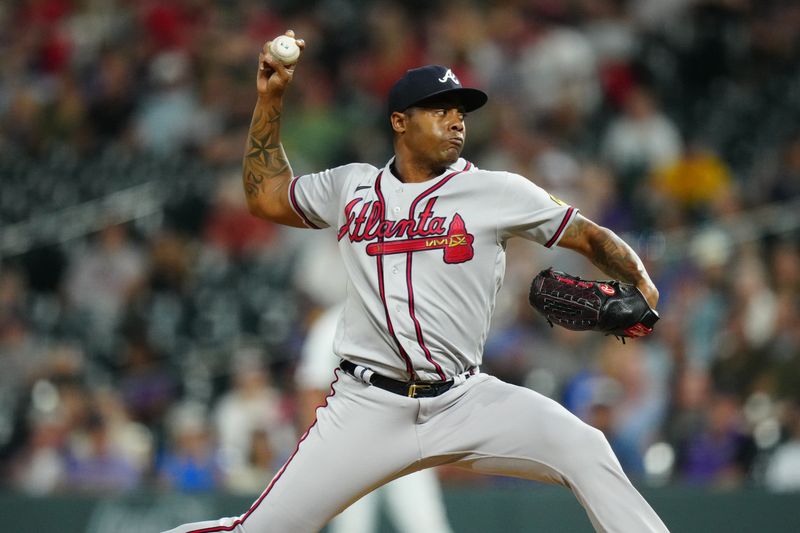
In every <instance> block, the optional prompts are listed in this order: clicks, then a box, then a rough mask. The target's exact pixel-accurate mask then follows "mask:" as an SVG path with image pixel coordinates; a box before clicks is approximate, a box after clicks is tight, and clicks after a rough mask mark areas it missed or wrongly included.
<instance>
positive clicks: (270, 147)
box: [242, 105, 291, 198]
mask: <svg viewBox="0 0 800 533" xmlns="http://www.w3.org/2000/svg"><path fill="white" fill-rule="evenodd" d="M280 117H281V110H280V108H279V107H278V106H276V105H273V106H272V107H271V108H270V109H262V108H261V107H260V106H259V107H256V110H255V112H254V113H253V121H252V122H251V123H250V132H249V135H248V146H247V153H246V154H245V157H244V171H243V174H242V175H243V176H244V190H245V194H246V195H247V196H248V197H249V198H254V197H257V196H259V195H260V194H262V193H263V192H264V190H265V187H266V182H267V181H268V180H269V179H270V178H273V177H275V176H279V175H282V174H284V173H285V172H287V171H289V172H290V169H289V161H288V159H287V158H286V154H285V153H284V151H283V147H282V146H281V143H280V137H279V134H278V132H279V129H280ZM290 173H291V172H290Z"/></svg>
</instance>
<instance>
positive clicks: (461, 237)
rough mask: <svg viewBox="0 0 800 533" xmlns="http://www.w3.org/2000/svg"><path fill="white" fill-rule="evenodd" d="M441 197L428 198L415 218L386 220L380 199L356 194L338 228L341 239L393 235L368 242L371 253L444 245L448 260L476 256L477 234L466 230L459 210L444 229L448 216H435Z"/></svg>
mask: <svg viewBox="0 0 800 533" xmlns="http://www.w3.org/2000/svg"><path fill="white" fill-rule="evenodd" d="M356 189H358V188H356ZM438 198H439V197H438V196H434V197H433V198H431V199H430V200H428V202H427V203H426V204H425V208H424V209H423V210H422V211H421V212H420V213H419V214H418V215H417V217H416V218H415V219H412V218H403V219H400V220H397V221H393V220H383V207H382V204H381V202H378V201H369V202H364V201H363V198H355V199H354V200H351V201H350V202H348V204H347V205H346V206H345V208H344V216H345V220H346V222H345V223H344V224H343V225H342V227H340V228H339V234H338V239H339V240H342V238H344V237H345V236H347V237H348V238H349V240H350V242H360V241H377V240H378V239H386V238H390V239H394V240H389V241H384V242H371V243H370V244H368V245H367V254H368V255H386V254H400V253H411V252H422V251H426V250H440V249H443V250H444V254H443V259H444V262H445V263H448V264H456V263H463V262H465V261H469V260H470V259H472V257H473V256H474V250H473V248H472V243H473V241H474V240H475V237H474V235H472V234H470V233H467V230H466V227H465V224H464V219H463V218H461V215H459V214H458V213H456V214H455V215H453V218H452V220H451V221H450V224H449V225H448V226H447V228H446V229H445V224H446V222H447V219H446V218H445V217H438V216H436V213H435V212H434V210H433V207H434V205H435V204H436V200H437V199H438ZM359 205H360V209H359ZM356 210H359V214H358V215H356ZM403 237H405V238H403Z"/></svg>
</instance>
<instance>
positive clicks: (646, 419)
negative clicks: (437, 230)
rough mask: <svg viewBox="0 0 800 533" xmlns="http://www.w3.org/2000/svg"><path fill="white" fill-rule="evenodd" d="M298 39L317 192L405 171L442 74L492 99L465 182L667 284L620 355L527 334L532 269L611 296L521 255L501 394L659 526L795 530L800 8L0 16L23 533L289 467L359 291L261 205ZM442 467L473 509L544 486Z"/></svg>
mask: <svg viewBox="0 0 800 533" xmlns="http://www.w3.org/2000/svg"><path fill="white" fill-rule="evenodd" d="M288 28H292V29H294V30H295V31H296V32H297V34H298V36H300V37H303V38H305V39H306V42H307V48H306V52H305V54H304V56H303V58H302V62H301V64H300V65H299V66H298V68H297V72H296V75H295V80H294V83H293V84H292V86H291V89H290V91H289V93H288V94H287V104H286V109H285V112H284V122H283V128H282V133H283V141H284V146H285V148H286V151H287V153H288V156H289V159H290V161H291V162H292V166H293V170H294V172H295V174H301V173H305V172H310V171H315V170H321V169H324V168H328V167H331V166H336V165H339V164H343V163H347V162H351V161H364V162H368V163H371V164H374V165H378V166H380V165H382V164H384V162H385V161H386V160H387V159H388V157H389V156H390V151H391V146H390V136H389V131H388V130H389V128H388V123H387V121H386V119H385V117H384V113H383V106H384V100H383V99H384V95H385V93H386V91H387V90H388V88H389V87H390V86H391V84H392V83H393V81H394V80H395V79H396V78H397V77H399V76H400V75H402V73H403V72H405V70H406V69H408V68H410V67H413V66H417V65H420V64H425V63H441V64H446V65H448V66H450V67H452V68H453V70H454V71H455V72H456V74H457V75H458V76H459V78H460V79H461V80H462V81H463V82H464V83H465V84H475V85H477V86H480V87H482V88H484V89H485V90H486V91H487V92H488V93H489V94H490V103H489V105H488V106H487V107H486V108H485V109H483V110H481V111H479V112H476V113H474V114H473V115H471V116H470V117H469V118H468V121H467V123H468V133H469V136H468V143H467V146H466V149H465V152H464V155H465V157H467V158H468V159H470V160H471V161H473V162H474V163H476V164H477V165H478V166H479V167H482V168H487V169H497V170H503V169H504V170H511V171H514V172H518V173H520V174H522V175H524V176H526V177H528V178H530V179H531V180H533V181H534V182H536V183H537V184H539V185H541V186H542V187H544V188H546V189H547V190H549V191H550V192H552V193H553V194H554V195H556V196H558V197H560V198H562V199H564V200H565V201H567V202H569V203H571V204H573V205H575V206H577V207H579V208H580V209H581V211H582V212H583V213H584V214H585V215H586V216H588V217H589V218H592V219H593V220H595V221H596V222H598V223H600V224H603V225H605V226H608V227H610V228H611V229H613V230H614V231H616V232H618V233H620V234H621V235H623V236H624V237H625V238H626V239H627V240H628V241H629V242H630V243H631V244H632V245H633V246H634V248H635V249H636V250H637V252H638V253H639V254H640V255H641V256H642V257H643V259H644V260H645V262H646V264H647V266H648V269H649V270H650V272H651V274H652V276H653V278H654V280H655V282H656V284H657V285H658V287H659V288H660V291H661V304H660V310H661V315H662V320H661V322H660V323H659V327H658V328H657V330H656V333H655V334H654V335H652V336H650V337H648V338H647V339H645V340H642V341H636V342H630V343H628V344H626V345H624V346H623V345H621V344H619V343H617V342H616V341H615V340H614V339H608V338H603V337H600V336H597V335H590V334H581V333H572V332H568V331H565V330H560V329H550V328H549V327H548V326H547V324H546V322H545V321H544V320H543V319H542V318H541V317H539V316H535V315H534V313H533V312H532V311H531V310H530V309H529V307H528V305H527V298H526V295H527V284H528V282H529V280H530V278H531V277H532V275H533V274H534V273H535V272H537V271H538V270H539V269H540V268H544V267H546V266H549V265H556V266H557V267H559V268H561V269H564V270H569V271H572V272H576V273H579V274H585V275H587V276H598V275H599V273H597V272H596V271H593V270H592V269H591V268H590V266H589V265H588V264H587V263H586V262H585V261H584V260H583V259H581V258H579V257H576V256H574V255H569V254H566V253H562V252H559V251H548V250H544V249H542V248H541V247H534V246H532V245H530V244H529V243H525V242H514V243H512V244H511V246H510V247H509V269H508V274H507V277H506V285H505V287H504V288H503V290H502V291H501V294H500V296H499V298H498V305H497V313H496V316H495V319H494V322H493V327H492V333H491V335H490V338H489V339H488V342H487V345H486V352H485V359H484V363H485V364H484V366H483V370H484V371H486V372H489V373H492V374H495V375H497V376H498V377H500V378H502V379H505V380H507V381H510V382H512V383H517V384H520V385H524V386H528V387H531V388H533V389H535V390H537V391H539V392H541V393H543V394H546V395H548V396H551V397H553V398H555V399H557V400H559V401H560V402H562V403H563V404H564V405H566V406H567V407H568V408H569V409H571V410H572V411H573V412H575V413H576V414H577V415H579V416H580V417H582V418H583V419H584V420H586V421H587V422H589V423H591V424H593V425H595V426H597V427H599V428H601V429H602V430H603V431H604V432H605V433H606V435H607V436H608V438H609V440H610V442H611V444H612V446H613V447H614V449H615V451H616V453H617V454H618V456H619V458H620V460H621V462H622V464H623V466H624V467H625V469H626V471H627V473H628V474H629V476H630V477H631V478H633V479H634V480H635V481H636V483H637V484H638V485H640V486H642V487H644V488H645V489H646V490H655V491H656V492H655V493H654V494H656V496H654V502H655V505H656V507H657V508H659V506H658V502H659V501H660V500H659V499H658V498H659V496H658V495H657V494H659V492H658V491H659V490H663V491H667V492H664V493H663V494H665V495H666V496H664V498H666V500H667V501H672V500H669V498H678V499H680V498H684V501H687V502H695V503H697V505H698V506H699V507H698V510H699V512H700V514H698V516H702V510H703V505H704V503H703V502H704V501H706V500H703V495H707V497H708V498H709V499H708V500H707V501H708V502H711V501H714V500H713V498H714V497H715V496H714V495H719V494H729V495H730V498H731V499H730V500H723V501H726V502H728V503H729V504H730V505H731V506H732V507H737V506H738V504H737V503H735V502H740V501H751V502H756V503H757V504H758V505H764V506H766V507H765V508H769V509H774V513H773V514H775V513H777V516H778V517H779V518H781V517H782V518H783V519H784V520H789V521H788V522H786V521H784V522H783V524H784V525H785V526H786V528H785V529H780V528H779V529H763V528H758V526H757V525H755V526H754V527H753V528H751V527H750V525H749V524H748V525H743V524H744V522H741V521H739V522H736V521H735V522H734V524H732V525H731V526H730V527H727V528H726V529H724V530H725V531H755V530H759V531H767V530H769V531H781V530H783V531H796V530H797V527H795V526H792V525H790V524H791V516H790V515H791V513H789V512H788V510H789V509H790V507H789V506H787V505H784V504H782V503H780V502H785V501H786V500H785V498H791V497H792V494H794V497H795V498H796V497H797V495H798V493H797V492H794V493H793V492H792V491H798V490H800V313H798V310H799V308H800V251H799V250H798V244H799V243H800V241H799V240H798V237H800V232H799V231H798V226H800V126H798V124H800V49H799V46H800V4H799V3H797V2H793V1H789V0H759V1H756V0H569V1H567V0H564V1H556V0H527V1H523V0H517V1H514V0H509V1H502V2H501V1H498V2H489V1H478V0H473V1H470V0H456V1H444V0H439V1H431V0H426V1H424V2H423V1H416V0H415V1H408V2H388V1H387V2H380V1H376V2H372V1H367V0H317V1H299V0H274V1H255V0H243V1H234V0H228V1H212V0H174V1H170V2H158V1H153V0H141V1H135V0H9V1H6V2H3V3H2V5H0V58H1V59H0V489H2V491H3V493H2V494H3V495H2V496H0V505H1V504H2V502H5V506H2V507H1V508H3V509H4V511H3V513H2V514H3V516H4V520H5V518H6V516H11V515H12V514H14V515H15V516H18V515H19V513H21V512H22V511H21V510H22V509H29V508H28V507H25V505H24V504H22V503H20V502H35V507H36V508H38V506H40V505H41V506H46V505H47V504H48V502H54V503H53V505H56V507H53V509H58V504H59V503H58V502H61V503H63V502H64V500H63V498H65V497H66V495H67V494H69V495H71V496H74V495H75V494H76V493H77V494H78V495H79V497H81V498H85V499H86V500H85V501H89V502H92V504H91V505H92V506H93V505H95V504H97V505H101V504H103V502H106V501H107V500H103V499H102V498H101V497H109V496H113V497H115V498H124V497H127V496H128V495H132V494H143V493H144V494H146V495H150V496H151V497H156V498H157V499H164V498H166V499H168V498H172V497H175V498H182V497H184V496H186V495H190V496H191V495H199V496H200V497H211V496H216V497H220V498H224V497H233V498H239V497H241V498H242V500H241V501H247V499H248V498H249V497H250V496H251V495H253V494H255V493H257V492H259V491H260V490H261V489H262V488H263V487H264V486H265V484H266V482H267V481H268V480H269V479H270V477H271V476H272V474H273V473H274V472H275V471H276V470H277V469H278V468H279V467H280V466H281V464H282V463H283V461H284V460H285V459H286V458H287V457H288V456H289V455H290V454H291V452H292V450H293V448H294V443H295V439H296V436H297V434H298V433H299V432H302V431H303V430H304V429H305V428H304V427H302V428H301V427H298V424H297V420H298V419H299V418H301V415H300V414H299V412H298V411H299V405H298V402H297V397H296V395H295V390H294V385H293V372H294V369H295V367H296V364H297V360H298V356H299V352H300V347H301V346H302V344H303V341H304V340H305V335H306V332H307V330H308V328H309V326H310V324H312V323H313V321H314V320H315V318H316V317H317V316H318V315H319V314H320V312H321V311H322V310H324V309H325V308H327V307H328V306H330V305H332V304H334V303H336V302H337V301H339V300H340V299H341V297H342V290H343V283H344V282H343V278H342V273H341V269H340V267H339V266H338V263H337V257H336V249H335V247H334V246H333V243H334V240H335V239H334V236H333V235H332V234H331V233H330V232H327V231H322V232H311V231H306V230H294V229H287V228H283V227H279V226H275V225H271V224H269V223H266V222H263V221H259V220H256V219H254V218H252V217H250V216H249V215H248V214H247V210H246V207H245V205H244V197H243V193H242V190H241V184H240V169H241V157H242V153H243V148H244V142H245V139H246V132H247V128H248V126H249V119H250V114H251V112H252V107H253V105H254V101H255V88H254V83H253V81H254V78H255V70H256V62H257V54H258V51H259V50H260V48H261V46H262V44H263V43H264V41H266V40H268V39H270V38H272V37H274V36H276V35H278V34H280V33H282V32H283V31H285V29H288ZM439 474H440V477H441V478H442V480H443V482H444V483H445V488H446V490H448V491H449V492H448V494H449V496H448V498H450V499H449V500H448V501H451V502H455V501H456V499H458V497H457V496H458V494H462V495H463V494H464V493H463V492H459V491H464V490H467V489H469V490H476V491H488V492H486V494H490V493H493V492H491V491H495V490H503V491H505V490H508V491H510V492H508V493H505V494H511V493H513V494H527V493H528V492H527V491H529V490H531V489H533V488H534V487H533V486H532V485H531V484H525V483H520V482H518V481H510V480H506V479H501V478H484V477H482V478H474V477H472V476H467V475H465V474H463V473H461V472H459V471H457V470H448V469H443V470H441V471H440V472H439ZM742 491H747V492H742ZM778 493H787V494H788V495H783V496H778V495H777V494H778ZM564 494H565V495H566V496H569V495H568V493H566V492H565V493H564ZM743 494H758V495H759V496H754V497H753V498H754V499H753V498H750V499H748V498H744V499H741V500H739V499H737V498H739V497H741V496H742V495H743ZM153 495H155V496H153ZM180 495H183V496H180ZM226 495H227V496H226ZM231 495H232V496H231ZM770 495H775V496H774V498H775V499H770ZM517 497H518V498H524V497H525V496H517ZM2 498H6V499H5V500H3V499H2ZM26 498H27V499H26ZM31 498H32V499H31ZM98 498H101V499H98ZM453 498H455V499H453ZM514 498H515V497H514V496H508V497H507V498H505V499H504V500H502V501H505V502H509V501H510V502H512V503H513V502H517V503H519V505H531V504H528V503H524V504H523V503H521V502H524V501H525V500H519V499H514ZM781 498H784V499H781ZM159 501H162V500H159ZM168 501H169V500H168ZM178 501H181V502H184V503H183V504H181V505H182V506H183V507H184V508H188V509H191V504H189V503H185V502H187V501H194V500H191V499H190V500H185V499H181V500H178ZM236 501H237V502H238V501H239V500H236ZM458 501H462V500H458ZM487 501H488V500H487ZM795 501H800V500H795ZM770 502H771V503H770ZM453 505H458V503H457V502H456V503H454V504H453ZM709 505H710V504H709ZM771 505H776V506H777V507H769V506H771ZM187 506H188V507H187ZM712 507H713V506H712ZM77 508H80V506H78V507H77ZM710 508H711V507H709V509H710ZM757 508H758V507H756V509H757ZM73 509H74V507H73ZM87 509H88V507H87ZM200 509H202V507H200ZM531 509H533V507H531ZM6 510H7V511H6ZM240 510H243V509H240ZM88 512H89V511H87V513H88ZM230 512H231V513H234V512H239V511H237V509H232V510H231V511H230ZM486 512H490V510H488V509H487V511H486ZM544 512H547V509H546V508H545V509H544ZM574 512H576V513H579V514H580V511H579V510H578V509H577V508H576V510H575V511H574ZM782 513H784V514H783V515H782ZM682 514H684V513H682V512H676V513H675V515H676V516H681V515H682ZM757 514H758V513H757V512H756V515H757ZM84 518H85V517H84ZM190 518H197V516H196V515H195V516H191V517H190ZM538 519H539V520H542V519H543V518H542V517H538ZM536 520H537V516H531V524H535V523H536ZM581 520H584V518H583V517H582V518H581ZM122 522H124V521H122ZM85 523H86V522H85V521H84V522H83V524H84V525H81V526H76V527H77V529H74V530H75V531H81V528H83V527H85ZM170 523H171V522H170ZM170 523H165V524H161V525H163V527H166V526H167V525H170ZM454 523H456V522H455V521H454ZM473 523H474V522H473ZM667 523H668V524H669V523H670V521H669V517H667ZM777 523H780V521H779V522H777ZM585 524H586V525H588V521H587V522H585ZM717 524H719V523H717ZM19 527H23V526H19ZM104 527H105V528H106V529H104V531H115V532H128V531H139V529H131V528H134V527H136V526H135V525H132V524H131V521H128V523H127V525H125V524H122V523H119V524H117V525H115V526H113V527H112V526H109V525H106V526H104ZM126 527H127V528H128V529H125V528H126ZM737 527H742V529H737ZM764 527H766V526H764ZM770 527H771V526H770ZM114 528H116V529H114ZM34 530H36V531H39V530H40V529H34ZM553 530H556V529H553ZM564 530H565V531H566V530H569V529H564ZM680 530H681V531H712V529H709V528H708V527H706V526H703V527H698V528H693V529H690V528H689V526H687V528H682V529H680ZM15 531H23V529H15ZM63 531H67V529H63ZM465 531H466V530H465Z"/></svg>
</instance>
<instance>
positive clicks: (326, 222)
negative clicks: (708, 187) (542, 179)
mask: <svg viewBox="0 0 800 533" xmlns="http://www.w3.org/2000/svg"><path fill="white" fill-rule="evenodd" d="M390 167H391V161H390V162H389V163H388V164H387V165H386V166H385V167H384V168H383V169H377V168H375V167H373V166H371V165H366V164H351V165H345V166H342V167H338V168H334V169H331V170H326V171H324V172H320V173H315V174H309V175H304V176H298V177H296V178H295V179H294V181H293V182H292V184H291V187H290V200H291V204H292V206H293V207H294V209H295V211H297V213H298V215H300V216H301V217H302V218H303V220H304V221H305V222H306V224H307V225H308V226H310V227H312V228H323V227H334V228H335V229H336V230H337V238H338V239H339V246H340V250H341V253H342V257H343V259H344V263H345V266H346V268H347V272H348V274H349V278H350V283H349V286H348V293H347V302H346V305H345V310H344V313H343V314H342V317H341V319H340V320H339V326H338V331H337V335H336V340H335V343H334V350H335V352H336V353H337V355H339V356H340V357H343V358H345V359H349V360H350V361H353V362H354V363H356V364H362V365H365V366H369V367H370V368H372V369H373V370H374V371H376V372H378V373H381V374H383V375H386V376H388V377H392V378H395V379H408V378H409V377H414V378H416V379H422V380H443V379H447V378H448V377H452V376H454V375H457V374H459V373H462V372H464V371H465V370H467V369H469V368H474V367H477V366H479V365H480V363H481V355H482V353H483V345H484V342H485V341H486V335H487V333H488V331H489V325H490V319H491V314H492V311H493V310H494V301H495V296H496V294H497V291H498V290H499V289H500V286H501V285H502V282H503V275H504V273H505V262H506V260H505V243H506V241H507V240H508V239H509V238H510V237H513V236H519V237H523V238H526V239H530V240H533V241H536V242H538V243H540V244H542V245H544V246H547V247H550V246H554V245H555V244H557V243H558V241H559V239H560V238H561V236H562V235H563V233H564V229H565V228H566V227H567V226H568V225H569V224H570V222H571V221H572V220H573V218H574V217H575V215H576V213H577V210H576V209H575V208H573V207H570V206H568V205H565V204H563V203H561V202H559V201H558V200H556V199H555V198H553V197H552V196H550V195H549V194H548V193H547V192H545V191H544V190H543V189H541V188H540V187H538V186H536V185H535V184H533V183H532V182H531V181H529V180H527V179H526V178H524V177H522V176H519V175H517V174H512V173H510V172H493V171H487V170H481V169H478V168H477V167H475V166H474V165H472V164H471V163H469V162H468V161H466V160H464V159H459V160H458V161H457V162H456V163H455V164H453V165H452V166H451V167H450V168H448V169H447V170H446V171H445V172H444V173H442V174H441V175H440V176H438V177H436V178H434V179H431V180H429V181H426V182H423V183H403V182H401V181H399V180H398V179H397V177H396V176H394V174H393V173H392V171H391V168H390Z"/></svg>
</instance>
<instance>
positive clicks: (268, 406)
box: [213, 350, 295, 488]
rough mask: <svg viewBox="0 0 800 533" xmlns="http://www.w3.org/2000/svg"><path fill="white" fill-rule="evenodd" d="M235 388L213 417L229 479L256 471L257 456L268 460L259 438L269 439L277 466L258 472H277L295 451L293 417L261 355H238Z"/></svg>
mask: <svg viewBox="0 0 800 533" xmlns="http://www.w3.org/2000/svg"><path fill="white" fill-rule="evenodd" d="M231 385H232V386H231V389H230V390H229V391H227V392H226V393H224V394H223V395H222V396H221V397H220V399H219V401H218V402H217V405H216V408H215V411H214V416H213V420H214V428H215V430H216V434H217V436H218V437H217V438H218V440H219V449H220V452H221V454H222V457H223V458H224V461H225V463H224V466H225V468H226V470H229V471H228V472H227V474H228V477H230V476H231V475H232V471H230V470H231V469H233V470H240V469H242V468H251V467H254V465H252V464H251V460H252V459H251V457H253V454H256V455H257V457H256V458H257V459H259V460H263V459H264V455H266V453H265V452H266V450H265V449H263V446H264V443H262V442H260V441H259V439H260V438H262V437H256V434H259V435H262V436H265V437H266V438H267V439H268V442H267V443H266V444H267V445H268V448H269V451H270V454H269V455H270V456H271V457H272V460H273V462H272V464H270V465H255V468H263V467H265V466H268V467H269V468H272V469H273V471H277V469H278V468H279V467H280V463H278V462H277V461H283V460H285V459H286V458H287V457H288V455H289V454H290V453H291V451H292V450H293V449H294V444H295V433H294V425H293V420H292V416H291V414H290V413H287V412H285V411H284V408H285V406H284V405H283V400H282V397H281V394H280V392H279V391H278V390H276V389H275V388H274V387H273V385H272V384H271V383H270V376H269V373H268V372H267V370H266V368H265V367H264V365H263V362H262V361H261V357H260V354H259V353H258V352H255V351H250V350H242V351H240V352H239V353H238V354H237V355H236V357H235V358H234V363H233V372H232V383H231ZM262 481H263V480H262ZM262 488H263V487H262Z"/></svg>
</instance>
